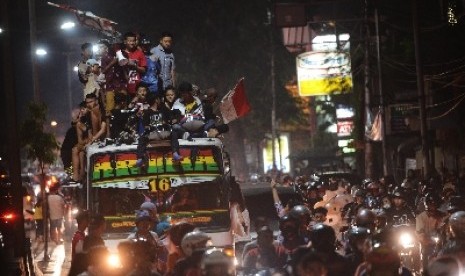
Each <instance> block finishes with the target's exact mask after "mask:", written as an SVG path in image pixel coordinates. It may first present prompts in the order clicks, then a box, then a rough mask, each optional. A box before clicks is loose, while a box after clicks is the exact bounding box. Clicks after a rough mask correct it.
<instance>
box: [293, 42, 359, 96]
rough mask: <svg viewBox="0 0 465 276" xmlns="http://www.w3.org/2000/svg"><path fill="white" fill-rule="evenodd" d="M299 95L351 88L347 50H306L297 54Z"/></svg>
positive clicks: (342, 90) (326, 93)
mask: <svg viewBox="0 0 465 276" xmlns="http://www.w3.org/2000/svg"><path fill="white" fill-rule="evenodd" d="M296 64H297V84H298V88H299V95H300V96H318V95H329V94H334V93H342V92H349V91H350V90H351V88H352V75H351V69H350V55H349V52H337V51H323V52H306V53H303V54H300V55H298V56H297V61H296Z"/></svg>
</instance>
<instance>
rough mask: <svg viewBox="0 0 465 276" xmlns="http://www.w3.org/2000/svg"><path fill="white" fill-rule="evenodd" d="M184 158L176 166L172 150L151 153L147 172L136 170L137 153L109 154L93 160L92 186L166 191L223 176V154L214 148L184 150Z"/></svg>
mask: <svg viewBox="0 0 465 276" xmlns="http://www.w3.org/2000/svg"><path fill="white" fill-rule="evenodd" d="M180 154H181V155H182V156H184V158H183V159H182V160H181V161H180V162H173V158H172V153H171V151H170V150H166V151H161V150H160V149H157V150H154V149H153V150H152V149H151V150H148V151H147V152H146V156H147V157H148V162H147V168H146V171H142V170H141V169H140V168H139V167H137V166H136V161H137V154H136V152H135V151H125V152H105V153H100V154H96V155H94V156H93V157H92V158H91V163H90V166H89V167H90V169H91V174H90V176H91V179H90V180H91V182H92V186H98V187H101V188H131V189H149V188H150V190H152V191H158V190H160V191H166V190H168V189H170V187H175V186H179V185H181V184H183V183H187V182H191V183H198V182H203V181H211V180H212V179H214V178H216V177H217V176H218V175H220V174H221V164H220V161H221V160H222V159H221V156H220V155H219V154H220V150H219V149H216V148H212V147H190V148H187V147H184V148H180Z"/></svg>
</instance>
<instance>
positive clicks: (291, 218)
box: [279, 215, 300, 232]
mask: <svg viewBox="0 0 465 276" xmlns="http://www.w3.org/2000/svg"><path fill="white" fill-rule="evenodd" d="M288 222H290V223H293V224H294V225H295V228H296V229H299V225H300V221H299V219H298V218H296V217H294V216H291V215H284V216H282V217H281V218H280V219H279V230H281V232H284V231H286V230H288V229H285V227H284V225H285V224H286V223H288ZM286 228H288V227H286Z"/></svg>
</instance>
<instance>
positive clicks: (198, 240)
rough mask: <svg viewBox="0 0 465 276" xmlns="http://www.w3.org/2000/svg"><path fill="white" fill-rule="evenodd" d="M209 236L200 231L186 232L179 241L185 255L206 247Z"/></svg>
mask: <svg viewBox="0 0 465 276" xmlns="http://www.w3.org/2000/svg"><path fill="white" fill-rule="evenodd" d="M209 240H210V237H209V236H208V235H207V234H205V233H203V232H200V231H194V232H190V233H187V234H186V235H185V236H184V238H183V239H182V241H181V248H182V251H183V252H184V254H185V255H186V256H191V255H192V253H193V252H194V251H195V250H196V249H202V248H206V247H207V244H208V241H209Z"/></svg>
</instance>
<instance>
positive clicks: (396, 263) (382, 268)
mask: <svg viewBox="0 0 465 276" xmlns="http://www.w3.org/2000/svg"><path fill="white" fill-rule="evenodd" d="M353 275H356V276H367V275H400V276H411V275H413V274H412V273H411V272H410V271H409V270H408V269H407V268H405V267H402V265H401V260H400V258H399V255H398V254H397V252H395V251H394V250H393V249H392V248H390V247H388V246H380V247H376V248H373V250H372V251H371V252H369V253H368V254H367V256H366V261H365V262H364V263H362V264H361V265H360V266H359V267H358V268H357V271H356V272H355V274H353Z"/></svg>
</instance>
